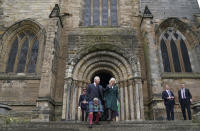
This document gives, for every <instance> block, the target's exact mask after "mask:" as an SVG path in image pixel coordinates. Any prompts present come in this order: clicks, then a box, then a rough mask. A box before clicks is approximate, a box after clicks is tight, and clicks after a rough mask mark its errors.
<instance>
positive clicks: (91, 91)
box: [87, 76, 103, 128]
mask: <svg viewBox="0 0 200 131" xmlns="http://www.w3.org/2000/svg"><path fill="white" fill-rule="evenodd" d="M99 83H100V78H99V77H98V76H95V77H94V83H92V84H89V85H88V89H87V101H88V103H89V107H88V112H89V115H88V118H89V123H90V125H89V128H92V120H93V112H96V113H97V114H96V121H95V123H98V122H99V118H100V116H101V112H103V107H102V104H101V102H102V99H103V89H102V86H101V85H99Z"/></svg>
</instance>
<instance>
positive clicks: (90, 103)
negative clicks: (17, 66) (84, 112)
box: [88, 100, 103, 112]
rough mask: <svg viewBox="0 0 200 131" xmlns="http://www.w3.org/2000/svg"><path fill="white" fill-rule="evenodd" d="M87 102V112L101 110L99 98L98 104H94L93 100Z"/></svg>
mask: <svg viewBox="0 0 200 131" xmlns="http://www.w3.org/2000/svg"><path fill="white" fill-rule="evenodd" d="M88 103H89V107H88V112H103V107H102V104H101V101H100V100H99V104H98V105H94V104H93V101H89V102H88Z"/></svg>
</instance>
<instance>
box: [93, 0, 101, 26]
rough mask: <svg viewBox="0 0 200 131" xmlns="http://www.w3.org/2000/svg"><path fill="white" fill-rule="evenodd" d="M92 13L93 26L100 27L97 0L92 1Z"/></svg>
mask: <svg viewBox="0 0 200 131" xmlns="http://www.w3.org/2000/svg"><path fill="white" fill-rule="evenodd" d="M93 7H94V12H93V19H94V21H93V24H94V25H95V26H98V25H100V21H99V0H94V6H93Z"/></svg>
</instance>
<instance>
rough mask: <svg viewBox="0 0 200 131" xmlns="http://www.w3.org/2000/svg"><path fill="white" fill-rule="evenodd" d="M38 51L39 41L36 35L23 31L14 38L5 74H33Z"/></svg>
mask: <svg viewBox="0 0 200 131" xmlns="http://www.w3.org/2000/svg"><path fill="white" fill-rule="evenodd" d="M38 50H39V41H38V38H37V36H36V34H35V33H34V32H32V31H30V30H24V31H22V32H20V33H18V34H17V35H16V36H15V40H14V41H13V42H12V44H11V49H10V52H9V58H8V61H7V65H6V72H7V73H9V72H16V73H26V72H28V73H34V72H35V69H36V63H37V57H38Z"/></svg>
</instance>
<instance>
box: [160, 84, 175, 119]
mask: <svg viewBox="0 0 200 131" xmlns="http://www.w3.org/2000/svg"><path fill="white" fill-rule="evenodd" d="M162 99H164V104H165V108H166V113H167V120H174V104H175V100H174V94H173V92H172V91H171V90H170V88H169V86H168V85H167V84H166V85H165V90H164V91H163V92H162Z"/></svg>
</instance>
